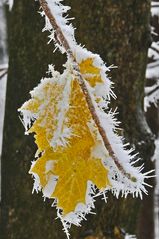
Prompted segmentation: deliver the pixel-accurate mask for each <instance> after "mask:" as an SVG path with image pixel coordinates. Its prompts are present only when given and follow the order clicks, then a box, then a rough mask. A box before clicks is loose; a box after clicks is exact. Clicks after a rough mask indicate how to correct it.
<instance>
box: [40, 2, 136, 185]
mask: <svg viewBox="0 0 159 239" xmlns="http://www.w3.org/2000/svg"><path fill="white" fill-rule="evenodd" d="M39 2H40V5H41V7H42V9H43V11H44V12H45V15H46V16H47V17H48V19H49V20H50V23H51V25H52V27H53V29H54V30H55V34H56V40H57V42H58V44H60V45H62V46H63V47H64V49H65V50H66V53H67V55H68V57H69V58H70V59H71V60H72V63H73V69H74V71H75V72H76V75H77V80H78V83H79V85H80V87H81V90H82V92H83V94H84V96H85V99H86V102H87V105H88V108H89V110H90V113H91V115H92V118H93V120H94V122H95V124H96V127H97V128H98V131H99V133H100V135H101V137H102V139H103V143H104V145H105V148H106V149H107V151H108V152H109V155H110V156H111V158H112V159H113V160H114V163H115V164H116V166H117V168H118V169H119V171H120V172H122V173H123V174H124V175H125V176H126V177H127V178H129V179H130V180H132V181H136V178H134V177H131V175H130V174H128V173H127V172H126V171H125V169H124V168H123V167H122V165H121V164H120V162H119V160H118V159H117V157H116V155H115V152H114V150H113V148H112V146H111V144H110V142H109V139H108V137H107V135H106V132H105V130H104V128H103V127H102V125H101V122H100V120H99V117H98V115H97V113H96V109H95V106H94V104H93V101H92V98H91V96H90V94H89V90H88V88H87V85H86V83H85V80H84V78H83V77H82V75H81V73H80V69H79V65H78V63H77V61H76V59H75V57H74V55H73V52H72V50H71V47H70V46H69V43H68V41H67V39H66V38H65V36H64V34H63V32H62V30H61V28H60V26H58V24H57V22H56V19H55V17H54V16H53V14H52V13H51V10H50V8H49V6H48V3H47V1H46V0H39Z"/></svg>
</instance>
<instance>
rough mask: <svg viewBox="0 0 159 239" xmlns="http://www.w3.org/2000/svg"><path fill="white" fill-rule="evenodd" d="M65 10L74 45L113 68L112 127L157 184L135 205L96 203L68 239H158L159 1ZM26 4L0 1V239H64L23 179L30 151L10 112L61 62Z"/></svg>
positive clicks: (71, 1)
mask: <svg viewBox="0 0 159 239" xmlns="http://www.w3.org/2000/svg"><path fill="white" fill-rule="evenodd" d="M64 4H65V5H69V6H71V7H72V9H71V10H70V16H71V17H75V20H74V21H73V25H74V26H75V27H76V28H77V30H76V37H77V41H78V42H81V44H82V45H85V46H86V47H87V49H89V50H91V51H93V52H96V53H98V54H100V55H101V57H102V58H103V59H104V61H105V62H106V63H107V65H112V64H114V65H115V66H117V67H118V68H115V69H112V71H111V72H110V74H109V76H110V77H111V79H112V81H113V82H114V83H115V84H114V91H115V93H116V95H117V100H116V101H112V105H111V107H112V108H113V109H115V108H116V106H117V107H118V111H119V114H118V116H117V117H118V119H119V120H120V121H121V122H122V124H121V127H122V129H123V131H122V132H123V135H124V136H125V138H126V140H128V141H129V142H130V143H131V145H132V146H133V147H134V148H135V149H136V151H139V153H140V157H141V158H142V161H143V163H144V164H145V171H147V170H151V169H153V168H155V170H156V175H157V177H156V178H155V179H151V180H149V182H148V183H150V184H151V185H153V188H149V189H148V190H149V195H148V196H144V198H143V200H142V201H141V200H140V199H132V198H131V197H128V198H127V199H123V198H119V199H116V198H114V197H113V196H112V195H108V203H107V204H104V202H102V201H101V200H100V199H99V200H97V202H96V210H95V211H96V215H90V216H88V220H87V221H85V222H83V223H82V227H81V228H75V227H72V229H71V237H72V238H75V239H77V238H87V239H93V238H94V239H95V238H96V239H103V238H105V239H123V238H126V239H130V238H138V239H159V176H158V175H159V1H149V0H140V1H139V0H121V1H114V0H92V1H90V0H85V1H82V0H64ZM38 11H39V3H38V1H36V2H35V1H34V0H14V1H4V0H0V159H1V164H0V165H1V175H0V184H1V191H0V200H1V206H0V209H1V218H0V227H1V230H0V238H3V239H62V238H66V236H65V234H64V233H63V231H62V226H61V223H60V222H59V221H58V220H55V218H56V212H55V209H53V208H51V202H49V201H48V200H46V201H45V202H44V201H43V198H42V197H41V195H36V194H33V195H32V183H33V180H32V179H31V177H30V176H29V175H28V171H29V168H30V164H31V161H32V160H33V158H34V154H35V152H36V147H35V145H34V142H33V137H31V136H27V137H25V136H24V129H23V125H22V123H21V122H20V120H19V118H18V112H17V109H18V108H19V107H20V106H21V104H22V103H23V102H24V101H26V100H27V99H28V98H29V91H30V90H32V88H33V87H35V86H36V85H37V84H38V83H39V81H40V79H41V78H42V77H43V76H44V75H45V72H46V71H47V66H48V64H54V65H56V69H58V70H60V71H62V69H61V68H60V66H61V65H62V63H64V60H65V59H64V58H65V57H64V56H62V55H61V54H60V53H59V52H55V53H54V54H53V50H54V46H53V44H49V45H48V44H47V42H48V37H47V33H42V28H43V27H44V19H42V18H41V16H40V14H38Z"/></svg>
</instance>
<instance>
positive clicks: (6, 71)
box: [0, 70, 8, 80]
mask: <svg viewBox="0 0 159 239" xmlns="http://www.w3.org/2000/svg"><path fill="white" fill-rule="evenodd" d="M7 73H8V70H5V71H3V72H2V73H1V72H0V80H2V78H3V76H5V75H6V74H7Z"/></svg>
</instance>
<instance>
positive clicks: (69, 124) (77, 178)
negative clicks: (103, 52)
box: [22, 58, 109, 215]
mask: <svg viewBox="0 0 159 239" xmlns="http://www.w3.org/2000/svg"><path fill="white" fill-rule="evenodd" d="M79 66H80V71H81V74H82V75H83V76H84V77H85V79H86V80H87V81H88V82H89V84H90V85H91V86H92V87H94V86H95V85H96V83H102V79H101V77H100V69H99V68H97V67H95V66H94V65H93V59H91V58H89V59H86V60H84V61H82V62H81V63H80V65H79ZM65 80H66V82H67V79H65ZM65 84H66V83H65ZM65 84H62V83H61V84H60V83H58V82H53V81H52V82H51V81H48V82H47V83H46V84H45V85H44V87H43V88H41V91H42V92H41V94H42V95H43V97H40V96H39V97H38V96H35V97H34V96H32V99H31V100H29V101H28V102H26V103H25V105H24V106H23V107H22V109H23V110H28V111H30V112H31V113H33V114H38V118H37V119H36V120H35V121H34V123H33V125H32V127H31V128H30V129H29V131H28V132H29V133H34V134H35V135H34V137H35V142H36V144H37V146H38V152H39V153H41V156H40V157H39V158H38V159H37V160H36V161H35V162H34V164H33V165H32V167H31V170H30V173H31V174H36V175H38V177H39V180H40V185H41V187H42V190H43V191H44V190H45V188H46V187H47V186H48V183H49V179H50V176H51V175H52V176H55V177H57V178H58V179H57V183H56V185H55V188H53V189H52V191H51V192H50V196H49V197H50V198H55V199H57V207H58V208H60V209H62V211H63V215H66V214H68V213H69V212H72V211H74V210H75V208H76V206H77V204H78V203H84V204H85V203H86V191H87V182H88V181H91V182H92V183H93V184H95V185H96V186H97V188H98V189H100V190H102V189H104V188H106V187H107V186H108V185H109V180H108V170H107V169H106V168H105V166H104V165H103V163H102V162H101V159H100V158H94V157H93V156H92V149H93V148H94V147H95V146H96V144H97V137H96V134H95V133H93V132H92V131H91V129H90V126H89V123H90V122H91V121H92V117H91V114H90V111H89V109H88V107H87V103H86V100H85V97H84V95H83V93H82V91H81V89H80V86H79V84H78V81H77V80H76V78H72V80H71V85H70V88H71V89H70V95H69V106H68V109H67V110H66V111H64V112H63V114H64V118H63V121H62V126H61V127H60V130H61V132H64V129H65V128H68V129H70V135H69V136H68V137H66V138H61V139H60V140H61V141H64V140H65V141H67V143H66V145H56V146H55V147H53V146H52V145H51V143H50V142H51V141H52V139H53V138H54V135H55V133H56V130H57V128H58V124H59V122H58V120H57V119H58V117H57V116H59V113H60V112H59V111H60V107H59V102H61V101H62V99H63V91H64V88H65ZM48 162H52V163H51V164H50V165H51V167H50V168H49V170H46V168H47V163H48Z"/></svg>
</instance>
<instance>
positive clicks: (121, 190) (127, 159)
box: [20, 0, 152, 238]
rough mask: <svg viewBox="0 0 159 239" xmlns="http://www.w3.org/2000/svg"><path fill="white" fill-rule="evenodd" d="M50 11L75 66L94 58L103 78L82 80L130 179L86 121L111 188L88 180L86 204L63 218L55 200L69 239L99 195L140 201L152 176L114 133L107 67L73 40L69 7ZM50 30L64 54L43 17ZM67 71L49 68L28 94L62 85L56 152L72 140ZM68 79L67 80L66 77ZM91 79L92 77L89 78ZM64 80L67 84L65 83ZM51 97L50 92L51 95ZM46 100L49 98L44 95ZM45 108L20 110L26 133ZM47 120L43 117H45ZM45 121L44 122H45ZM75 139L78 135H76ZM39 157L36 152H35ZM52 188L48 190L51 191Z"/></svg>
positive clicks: (53, 5)
mask: <svg viewBox="0 0 159 239" xmlns="http://www.w3.org/2000/svg"><path fill="white" fill-rule="evenodd" d="M47 2H48V5H49V8H50V9H51V12H52V14H53V16H54V17H55V19H56V22H57V24H58V26H60V28H61V30H62V32H63V34H64V36H65V38H66V39H67V41H68V42H69V45H70V48H71V50H72V52H73V54H74V56H75V59H76V61H77V63H78V64H80V63H81V62H82V61H84V60H86V59H93V65H94V67H97V68H99V69H100V76H101V79H102V83H96V85H95V86H94V87H91V86H90V84H89V83H88V82H87V81H85V83H86V85H87V89H88V91H89V94H90V96H91V99H92V102H93V105H94V107H95V109H96V112H97V115H98V118H99V119H100V122H101V125H102V127H103V128H104V130H105V132H106V133H107V137H108V139H109V142H110V144H111V146H112V149H113V151H114V153H115V155H116V156H117V158H118V161H119V163H120V165H121V166H122V167H123V169H124V170H125V172H126V173H127V175H130V177H127V175H124V174H123V173H122V172H121V171H120V170H119V168H118V167H117V166H116V164H115V162H114V161H113V160H112V159H111V157H108V151H107V150H106V148H105V147H104V144H103V143H102V139H101V136H100V134H99V132H98V130H97V127H96V126H95V123H94V121H93V120H92V121H89V122H88V126H89V129H90V131H91V132H92V134H94V133H95V134H96V136H97V139H99V140H100V142H101V143H99V144H97V145H96V146H95V147H94V148H92V149H91V154H92V157H95V158H100V159H101V161H102V164H103V165H104V167H105V168H107V169H108V171H109V173H108V178H109V181H110V186H107V187H106V188H103V189H102V190H100V191H99V190H97V189H96V188H95V186H94V184H93V183H92V182H91V181H88V182H87V191H86V195H85V204H84V203H78V204H77V206H76V208H75V210H74V211H73V212H70V213H68V214H67V215H65V216H63V215H62V212H61V210H60V208H58V207H57V203H56V200H55V203H54V206H56V207H57V216H58V218H60V219H61V221H62V224H63V226H64V232H65V233H66V235H67V237H68V238H69V236H70V234H69V229H70V227H71V224H74V225H77V226H79V225H80V222H81V221H82V220H83V219H84V220H86V215H87V214H88V213H91V212H92V209H94V201H95V198H96V197H97V196H99V195H102V196H103V197H104V199H105V201H106V195H105V194H106V193H107V191H111V192H112V193H113V194H114V195H115V196H116V197H117V198H118V197H119V196H120V195H121V196H122V197H126V196H127V195H128V194H131V195H132V196H133V197H138V196H139V197H140V198H142V194H143V193H145V194H147V190H146V188H145V185H147V186H149V185H148V184H147V183H145V179H147V178H149V177H151V175H150V174H151V173H152V171H151V172H148V173H142V172H141V171H142V166H137V167H134V164H136V162H137V161H139V159H138V158H137V156H136V154H135V153H134V154H133V151H134V150H133V149H129V150H128V149H126V147H127V145H124V143H123V141H124V138H123V137H121V136H119V135H118V134H117V131H118V126H119V122H118V121H117V120H116V113H117V112H112V111H111V110H110V109H109V102H110V98H111V97H114V98H115V95H114V93H113V91H112V82H111V81H110V80H109V78H108V77H107V72H108V71H110V69H109V67H107V66H106V65H105V64H104V62H103V61H102V59H101V58H100V56H99V55H97V54H93V53H92V52H90V51H88V50H87V49H85V48H82V47H81V46H79V45H78V44H77V43H76V40H75V37H74V28H73V27H72V25H71V24H70V23H69V19H67V18H66V17H64V16H63V15H66V13H67V11H68V10H69V9H70V7H66V6H63V5H62V4H61V2H62V1H61V0H48V1H47ZM41 15H42V16H45V13H44V12H43V11H42V12H41ZM46 30H47V31H49V32H50V35H49V38H50V41H52V40H53V41H54V43H55V46H56V47H57V48H59V49H60V51H61V52H62V53H64V52H66V51H65V49H64V47H63V46H62V45H60V44H59V43H57V41H56V37H55V32H54V29H53V28H52V25H51V24H50V21H49V19H48V18H47V17H46V16H45V27H44V28H43V31H46ZM65 67H66V70H65V71H64V73H63V74H62V75H61V74H60V73H59V72H57V71H55V70H54V67H53V66H51V65H50V66H49V73H51V77H48V78H44V79H42V81H41V83H40V84H39V85H38V86H37V87H36V88H34V90H33V91H32V92H31V96H32V97H38V98H41V99H44V97H45V95H43V93H42V92H43V91H42V89H43V87H44V85H46V84H47V83H48V82H57V84H63V85H64V88H63V98H62V99H60V98H59V103H58V109H59V114H58V115H57V122H58V125H57V128H56V131H55V133H54V136H53V137H52V139H51V142H50V145H51V146H52V148H53V149H54V150H55V149H56V147H58V146H63V147H67V146H68V145H69V139H70V138H71V137H72V130H71V128H67V127H62V126H63V125H65V123H64V119H65V116H66V113H67V111H68V109H69V96H70V89H71V82H72V80H73V78H74V77H75V76H74V72H73V71H72V69H73V67H72V66H71V61H70V60H69V59H68V62H67V63H66V65H65ZM66 76H67V77H66ZM82 77H83V78H85V77H87V78H88V77H89V75H84V74H83V75H82ZM90 77H91V75H90ZM66 78H67V82H66ZM50 94H51V92H50ZM47 97H49V96H47ZM97 99H100V103H97V102H98V101H97ZM46 106H47V99H46V102H45V104H43V105H42V106H41V108H40V113H38V114H36V113H34V114H33V113H32V112H30V111H28V110H25V104H24V105H23V106H22V108H21V109H20V111H21V113H22V115H23V122H24V125H25V129H26V133H27V132H28V129H29V128H30V127H31V125H32V123H33V122H34V121H35V120H36V119H38V118H39V114H42V113H43V109H44V108H45V107H46ZM45 117H46V116H45ZM44 120H45V119H44ZM77 137H78V136H77ZM37 155H38V152H37ZM50 163H51V162H49V159H48V163H47V167H46V170H48V171H49V169H50V168H51V167H52V165H51V166H50ZM34 164H35V162H33V163H32V167H33V166H34ZM33 176H34V189H33V191H34V190H35V191H36V192H38V191H41V185H40V180H39V177H38V175H36V174H34V173H33ZM57 180H58V177H57V176H53V177H52V178H50V180H49V182H48V184H47V186H46V187H45V188H44V190H43V195H44V197H50V194H51V191H52V188H55V187H56V183H57ZM50 187H51V190H50Z"/></svg>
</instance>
